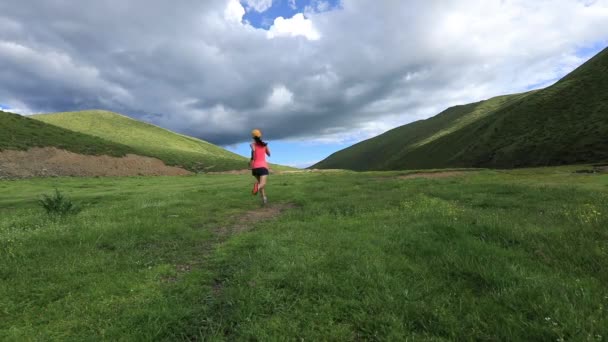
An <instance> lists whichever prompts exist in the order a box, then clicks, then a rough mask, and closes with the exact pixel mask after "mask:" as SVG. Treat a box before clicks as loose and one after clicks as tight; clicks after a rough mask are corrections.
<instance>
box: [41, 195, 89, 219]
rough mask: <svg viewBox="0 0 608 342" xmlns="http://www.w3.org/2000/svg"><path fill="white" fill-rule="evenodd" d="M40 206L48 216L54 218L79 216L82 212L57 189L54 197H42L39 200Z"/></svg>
mask: <svg viewBox="0 0 608 342" xmlns="http://www.w3.org/2000/svg"><path fill="white" fill-rule="evenodd" d="M38 204H39V205H40V206H41V207H42V208H44V210H46V213H47V214H49V215H53V216H55V215H58V216H66V215H70V214H77V213H78V212H79V211H80V208H79V207H78V206H76V205H75V204H74V203H73V202H72V201H71V200H70V199H69V198H67V197H65V196H64V195H63V194H62V193H61V192H60V191H59V190H57V189H55V193H54V194H53V195H42V198H40V199H39V200H38Z"/></svg>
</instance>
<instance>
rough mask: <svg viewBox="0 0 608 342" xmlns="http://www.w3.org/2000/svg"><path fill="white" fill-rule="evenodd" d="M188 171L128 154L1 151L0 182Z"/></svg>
mask: <svg viewBox="0 0 608 342" xmlns="http://www.w3.org/2000/svg"><path fill="white" fill-rule="evenodd" d="M189 174H191V172H190V171H188V170H185V169H182V168H179V167H175V166H167V165H165V163H164V162H163V161H161V160H159V159H156V158H151V157H143V156H139V155H134V154H128V155H126V156H124V157H121V158H117V157H110V156H105V155H102V156H92V155H83V154H77V153H73V152H69V151H65V150H60V149H57V148H54V147H42V148H40V147H35V148H31V149H29V150H27V151H14V150H4V151H0V178H30V177H58V176H79V177H93V176H182V175H189Z"/></svg>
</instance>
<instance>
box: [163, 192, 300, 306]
mask: <svg viewBox="0 0 608 342" xmlns="http://www.w3.org/2000/svg"><path fill="white" fill-rule="evenodd" d="M295 207H296V206H295V205H294V204H292V203H277V204H270V205H267V206H265V207H262V208H257V209H252V210H249V211H247V212H245V213H243V214H241V215H239V216H238V217H237V218H236V220H234V221H233V223H232V224H230V225H228V226H223V227H218V228H215V229H213V230H212V232H213V234H214V237H213V238H211V240H209V241H205V242H204V243H203V244H202V246H201V253H200V255H199V256H198V258H197V260H193V261H191V262H189V263H187V264H178V265H175V270H176V271H177V277H168V278H164V279H162V281H164V282H175V281H178V279H179V277H180V276H181V275H183V274H185V273H187V272H190V271H191V270H192V269H193V268H195V267H200V266H202V265H204V264H205V263H206V261H207V260H208V258H209V256H210V255H211V253H213V251H214V250H215V249H216V248H217V247H218V246H219V245H221V244H223V243H225V242H226V241H227V240H228V239H229V238H230V237H232V236H234V235H237V234H242V233H244V232H247V231H250V230H252V229H253V228H254V226H255V225H256V224H258V223H260V222H264V221H269V220H272V219H274V218H276V217H278V216H280V215H281V214H282V213H283V212H285V211H287V210H289V209H293V208H295ZM221 288H222V284H221V282H220V281H216V282H215V283H214V284H213V289H214V290H213V291H214V293H215V294H216V295H217V294H219V293H220V292H221Z"/></svg>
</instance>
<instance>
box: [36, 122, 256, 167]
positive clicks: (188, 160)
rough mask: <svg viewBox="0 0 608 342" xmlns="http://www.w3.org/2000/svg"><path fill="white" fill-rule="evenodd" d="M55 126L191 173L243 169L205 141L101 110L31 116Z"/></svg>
mask: <svg viewBox="0 0 608 342" xmlns="http://www.w3.org/2000/svg"><path fill="white" fill-rule="evenodd" d="M32 118H34V119H36V120H38V121H39V122H44V123H47V124H50V125H53V126H56V127H61V128H64V129H68V130H70V131H74V132H79V133H82V134H86V135H90V136H94V137H98V138H101V139H104V140H105V141H110V142H112V143H116V144H119V145H125V146H128V147H129V148H130V149H131V150H132V151H133V152H131V153H135V154H139V155H144V156H150V157H155V158H158V159H160V160H162V161H164V162H165V163H166V164H167V165H174V166H182V167H184V168H186V169H189V170H193V171H202V170H205V171H224V170H235V169H244V168H246V166H247V159H246V158H244V157H242V156H240V155H237V154H235V153H232V152H229V151H227V150H225V149H223V148H221V147H219V146H216V145H213V144H210V143H208V142H206V141H203V140H199V139H195V138H192V137H188V136H185V135H181V134H177V133H174V132H171V131H168V130H166V129H163V128H160V127H157V126H154V125H151V124H147V123H144V122H141V121H137V120H134V119H131V118H128V117H126V116H123V115H120V114H116V113H112V112H108V111H101V110H90V111H82V112H67V113H54V114H41V115H34V116H32Z"/></svg>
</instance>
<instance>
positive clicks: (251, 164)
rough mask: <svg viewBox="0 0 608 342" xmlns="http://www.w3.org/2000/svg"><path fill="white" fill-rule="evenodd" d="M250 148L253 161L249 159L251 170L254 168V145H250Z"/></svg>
mask: <svg viewBox="0 0 608 342" xmlns="http://www.w3.org/2000/svg"><path fill="white" fill-rule="evenodd" d="M249 147H251V159H249V168H250V169H251V168H253V157H254V152H255V149H254V148H253V144H249Z"/></svg>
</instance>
